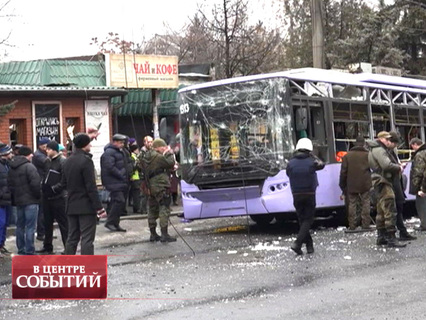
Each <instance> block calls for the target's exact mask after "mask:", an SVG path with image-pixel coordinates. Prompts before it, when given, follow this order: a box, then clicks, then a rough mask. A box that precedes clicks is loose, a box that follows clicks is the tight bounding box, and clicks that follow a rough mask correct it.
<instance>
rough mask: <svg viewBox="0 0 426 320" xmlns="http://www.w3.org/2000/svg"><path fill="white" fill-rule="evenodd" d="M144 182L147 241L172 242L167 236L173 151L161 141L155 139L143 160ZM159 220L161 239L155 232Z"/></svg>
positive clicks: (172, 239) (172, 238)
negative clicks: (146, 194) (147, 196)
mask: <svg viewBox="0 0 426 320" xmlns="http://www.w3.org/2000/svg"><path fill="white" fill-rule="evenodd" d="M143 161H144V164H145V165H144V167H145V170H144V171H145V181H146V183H147V186H148V189H149V199H148V206H149V210H148V226H149V230H150V232H151V236H150V238H149V240H150V241H151V242H153V241H159V240H160V241H161V242H173V241H176V238H174V237H171V236H170V235H169V234H168V231H167V229H168V222H169V216H170V202H171V196H170V171H171V170H172V169H173V167H174V166H175V164H176V160H175V156H174V154H173V151H172V150H171V149H170V147H169V146H167V144H166V142H165V141H164V140H163V139H159V138H157V139H155V140H154V142H153V143H152V149H151V150H150V151H149V152H148V153H147V154H146V155H145V157H144V158H143ZM158 218H159V219H160V228H161V237H160V236H159V235H158V234H157V232H156V227H157V219H158Z"/></svg>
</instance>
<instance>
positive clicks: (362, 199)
mask: <svg viewBox="0 0 426 320" xmlns="http://www.w3.org/2000/svg"><path fill="white" fill-rule="evenodd" d="M360 213H361V214H360ZM348 222H349V229H352V230H353V229H355V228H356V227H357V226H359V225H360V224H361V226H362V228H364V229H368V228H369V226H370V222H371V220H370V192H369V191H367V192H364V193H348Z"/></svg>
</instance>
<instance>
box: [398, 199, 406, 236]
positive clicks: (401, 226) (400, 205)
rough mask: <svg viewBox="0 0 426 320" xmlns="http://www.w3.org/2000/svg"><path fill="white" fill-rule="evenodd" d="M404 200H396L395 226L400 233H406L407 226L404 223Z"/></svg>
mask: <svg viewBox="0 0 426 320" xmlns="http://www.w3.org/2000/svg"><path fill="white" fill-rule="evenodd" d="M403 214H404V202H401V201H397V202H396V227H397V229H398V230H399V232H400V233H402V234H406V233H407V228H406V227H405V225H404V216H403Z"/></svg>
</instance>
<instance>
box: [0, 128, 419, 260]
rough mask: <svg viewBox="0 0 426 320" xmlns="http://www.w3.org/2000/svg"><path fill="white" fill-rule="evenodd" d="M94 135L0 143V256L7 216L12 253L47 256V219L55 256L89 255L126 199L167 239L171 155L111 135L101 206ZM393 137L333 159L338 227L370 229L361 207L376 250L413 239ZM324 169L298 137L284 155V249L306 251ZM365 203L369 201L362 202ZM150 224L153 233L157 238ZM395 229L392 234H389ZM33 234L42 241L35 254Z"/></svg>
mask: <svg viewBox="0 0 426 320" xmlns="http://www.w3.org/2000/svg"><path fill="white" fill-rule="evenodd" d="M96 136H97V133H96V132H90V133H89V132H88V133H78V134H76V135H75V137H74V139H73V141H72V143H73V146H72V152H70V154H69V155H67V154H66V153H64V148H63V146H61V145H60V144H59V143H57V142H56V141H54V140H49V139H46V138H43V139H41V140H40V141H38V149H37V150H36V151H35V152H33V151H32V150H31V149H30V148H29V147H28V146H23V145H16V146H15V147H14V148H13V149H12V147H11V146H9V145H7V144H5V143H0V254H10V252H9V251H8V250H7V249H6V248H5V241H6V228H7V225H8V221H9V219H10V217H11V216H12V215H13V213H15V214H16V222H15V224H16V248H17V253H18V254H20V255H32V254H53V253H54V248H53V225H54V221H56V222H57V224H58V227H59V231H60V235H61V240H62V244H63V246H64V250H63V251H62V253H63V254H67V255H74V254H76V252H77V248H78V245H79V243H80V247H81V254H83V255H93V254H94V240H95V234H96V226H97V224H98V223H99V220H100V218H106V222H105V228H106V229H108V230H109V231H110V232H126V229H124V228H123V227H122V226H121V225H120V217H121V216H122V215H123V214H124V213H125V212H126V204H127V203H128V204H129V205H130V206H131V207H132V208H133V212H134V213H142V214H147V220H148V227H149V230H150V237H149V240H150V241H151V242H155V241H161V242H166V243H167V242H173V241H176V238H175V237H172V236H171V235H169V233H168V226H169V216H170V205H171V203H172V201H173V202H175V201H176V200H177V199H176V197H175V195H174V193H176V191H175V190H174V189H175V188H174V187H173V184H176V181H173V178H172V177H173V176H174V175H173V174H172V173H173V172H174V171H175V170H176V169H177V168H178V161H177V160H176V152H178V148H175V149H174V150H172V149H171V148H170V146H168V145H167V143H166V142H165V141H164V140H163V139H160V138H157V139H153V138H152V137H150V136H146V137H145V138H144V139H143V146H142V148H139V146H138V145H137V143H136V140H135V139H132V138H130V139H129V138H128V137H127V136H125V135H123V134H119V133H117V134H115V135H114V136H113V137H112V141H111V142H110V143H108V144H107V145H106V146H105V147H104V152H103V154H102V156H101V162H100V165H101V181H102V186H103V187H104V188H105V190H107V192H108V193H109V202H108V206H107V208H106V209H105V208H104V206H103V204H102V202H101V199H100V196H99V192H98V186H97V184H96V177H95V169H94V164H93V161H92V155H91V153H90V150H91V141H92V139H94V138H96ZM399 142H400V141H399V138H398V134H397V133H396V132H392V131H391V132H386V131H382V132H379V133H378V135H377V138H376V139H375V140H373V141H365V139H364V137H361V136H360V137H358V138H357V139H356V141H355V143H354V146H353V147H352V148H351V149H350V150H349V152H348V153H347V154H346V155H345V156H344V157H343V159H342V166H341V171H340V180H339V186H340V188H341V190H342V199H343V198H344V200H345V203H346V208H347V217H348V231H356V230H358V231H370V230H372V228H371V227H370V225H371V222H372V221H373V220H372V217H371V215H370V212H371V207H372V206H371V205H372V204H373V207H374V208H375V211H376V217H375V225H376V230H377V240H376V244H377V245H379V246H387V247H397V248H401V247H405V246H406V243H404V242H405V241H410V240H416V237H415V236H413V235H411V234H410V233H409V232H408V231H407V228H406V226H405V225H404V220H403V208H404V202H405V198H406V197H405V193H404V189H405V187H404V179H403V173H404V170H405V167H406V162H405V163H402V162H401V161H400V160H399V158H398V156H397V151H396V147H397V145H398V143H399ZM410 147H411V148H412V149H413V150H414V153H413V155H412V166H411V171H410V188H409V192H410V194H413V195H415V196H416V209H417V214H418V216H419V218H420V222H421V224H420V227H419V230H420V231H426V175H425V170H426V145H425V144H424V143H423V142H422V141H421V140H420V139H419V138H413V139H412V140H411V141H410ZM324 166H325V165H324V163H323V162H322V161H321V160H320V159H319V158H318V157H316V156H315V155H314V154H313V144H312V141H311V140H310V139H308V138H301V139H300V140H299V141H298V142H297V145H296V152H295V154H294V157H293V158H292V159H291V160H290V161H289V163H288V166H287V169H286V170H287V175H288V176H289V180H290V187H291V191H292V194H293V201H294V207H295V209H296V212H297V216H298V220H299V232H298V235H297V238H296V240H295V241H294V243H293V244H292V245H291V249H292V250H293V251H294V252H295V253H296V254H298V255H301V254H303V251H302V246H303V245H304V244H305V245H306V251H307V253H308V254H312V253H314V243H313V239H312V237H311V234H310V231H309V230H310V228H311V226H312V223H313V221H314V215H315V206H316V200H315V192H316V189H317V186H318V179H317V173H316V171H318V170H322V169H323V168H324ZM371 199H373V203H371ZM157 221H158V224H159V226H160V234H158V233H157ZM397 231H398V232H399V237H397V236H396V232H397ZM35 238H37V239H38V240H41V241H43V246H42V248H40V249H39V250H36V248H35V245H34V242H35Z"/></svg>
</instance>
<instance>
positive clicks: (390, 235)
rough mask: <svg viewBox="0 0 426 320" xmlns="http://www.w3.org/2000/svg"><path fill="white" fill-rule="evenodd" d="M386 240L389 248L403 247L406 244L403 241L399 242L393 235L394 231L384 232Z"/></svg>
mask: <svg viewBox="0 0 426 320" xmlns="http://www.w3.org/2000/svg"><path fill="white" fill-rule="evenodd" d="M386 240H387V242H388V247H389V248H404V247H405V246H407V245H406V244H405V243H404V244H403V243H399V242H398V240H397V239H396V236H395V231H388V232H386Z"/></svg>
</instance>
